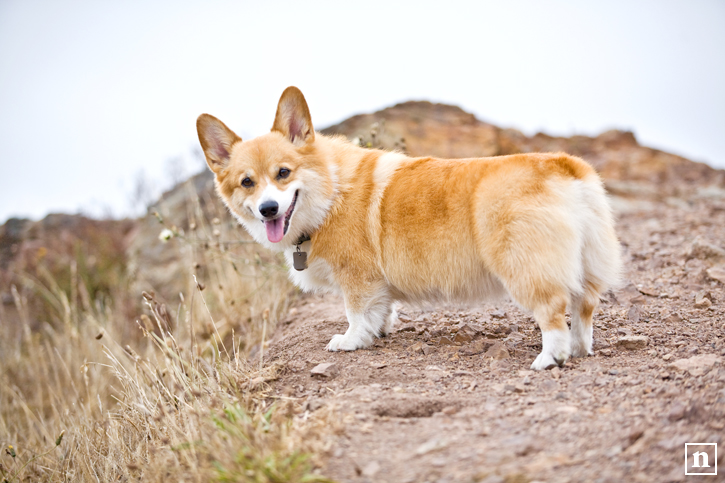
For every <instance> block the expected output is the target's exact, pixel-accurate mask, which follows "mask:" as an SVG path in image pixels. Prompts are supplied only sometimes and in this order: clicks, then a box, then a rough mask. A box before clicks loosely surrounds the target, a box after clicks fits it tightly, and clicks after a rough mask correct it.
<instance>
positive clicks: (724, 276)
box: [707, 265, 725, 283]
mask: <svg viewBox="0 0 725 483" xmlns="http://www.w3.org/2000/svg"><path fill="white" fill-rule="evenodd" d="M707 276H708V277H710V278H711V279H713V280H717V281H718V282H720V283H725V265H717V266H715V267H712V268H710V269H708V270H707Z"/></svg>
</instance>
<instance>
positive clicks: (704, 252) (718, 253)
mask: <svg viewBox="0 0 725 483" xmlns="http://www.w3.org/2000/svg"><path fill="white" fill-rule="evenodd" d="M687 258H688V259H691V258H701V259H707V258H714V259H721V258H725V249H722V248H720V247H719V246H717V245H713V244H712V243H709V242H707V241H705V240H704V239H703V238H702V236H697V237H696V238H695V240H694V241H693V242H692V246H691V247H690V250H689V252H688V253H687Z"/></svg>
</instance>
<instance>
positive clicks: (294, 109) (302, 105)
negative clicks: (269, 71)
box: [272, 86, 315, 147]
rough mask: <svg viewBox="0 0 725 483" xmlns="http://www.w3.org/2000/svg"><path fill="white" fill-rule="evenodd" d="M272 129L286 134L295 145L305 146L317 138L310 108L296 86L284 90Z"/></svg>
mask: <svg viewBox="0 0 725 483" xmlns="http://www.w3.org/2000/svg"><path fill="white" fill-rule="evenodd" d="M272 131H278V132H280V133H282V134H284V135H285V136H286V137H287V139H289V140H290V141H291V142H292V144H294V145H295V146H298V147H300V146H304V145H305V144H307V143H311V142H313V141H314V140H315V129H314V128H313V127H312V119H311V118H310V110H309V108H308V107H307V101H305V96H303V95H302V92H300V90H299V89H298V88H296V87H294V86H290V87H288V88H287V89H285V90H284V92H283V93H282V97H280V98H279V104H277V115H276V116H275V117H274V124H273V125H272Z"/></svg>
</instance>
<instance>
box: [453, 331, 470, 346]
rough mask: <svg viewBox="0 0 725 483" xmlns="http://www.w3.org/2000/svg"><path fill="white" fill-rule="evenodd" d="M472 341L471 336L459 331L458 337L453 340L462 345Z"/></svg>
mask: <svg viewBox="0 0 725 483" xmlns="http://www.w3.org/2000/svg"><path fill="white" fill-rule="evenodd" d="M471 340H473V336H471V335H470V334H468V333H466V332H464V331H461V330H459V331H458V332H457V333H456V336H455V337H454V338H453V342H458V343H461V344H465V343H466V342H471Z"/></svg>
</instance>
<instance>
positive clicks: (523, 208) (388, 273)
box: [198, 88, 620, 369]
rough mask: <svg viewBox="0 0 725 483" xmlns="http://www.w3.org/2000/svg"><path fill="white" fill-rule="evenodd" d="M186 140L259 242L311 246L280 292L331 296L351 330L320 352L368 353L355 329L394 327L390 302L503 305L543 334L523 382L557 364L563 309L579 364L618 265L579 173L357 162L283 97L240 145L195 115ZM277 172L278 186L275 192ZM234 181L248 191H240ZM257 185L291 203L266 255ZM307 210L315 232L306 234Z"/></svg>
mask: <svg viewBox="0 0 725 483" xmlns="http://www.w3.org/2000/svg"><path fill="white" fill-rule="evenodd" d="M198 129H199V137H200V141H201V144H202V147H203V148H204V152H205V154H206V156H207V161H208V163H209V166H210V168H211V169H212V170H213V171H214V172H215V174H216V183H217V189H218V192H219V194H220V195H221V197H222V199H224V201H225V202H226V203H227V205H228V206H229V208H230V209H231V210H232V212H233V213H234V214H235V215H236V216H237V218H238V219H239V220H240V221H241V222H242V223H243V224H244V225H245V227H247V228H248V230H250V232H252V233H253V234H255V233H256V234H255V237H256V238H257V239H258V240H259V241H260V242H262V243H264V244H266V245H267V246H270V247H271V248H276V249H279V250H282V251H285V252H286V253H287V255H288V259H289V257H290V254H291V251H292V249H293V245H294V244H295V242H296V240H297V239H298V238H299V235H301V234H303V233H306V234H309V235H310V236H311V244H310V245H309V246H308V247H307V248H306V250H307V251H308V252H309V258H308V262H309V264H310V271H309V274H304V273H302V274H297V273H295V272H292V278H293V280H295V281H296V282H297V283H298V284H299V285H301V286H303V287H304V288H308V289H339V290H340V291H341V292H342V293H343V295H344V297H345V305H346V309H347V311H348V318H349V319H350V324H351V327H350V330H349V331H348V334H346V335H345V336H336V338H338V339H337V344H335V340H336V339H333V342H331V346H330V348H331V350H335V349H338V348H342V349H354V348H357V347H361V346H364V345H366V344H369V343H370V342H371V340H372V339H371V337H366V336H364V334H363V335H359V334H358V335H355V334H357V332H356V333H355V334H353V332H354V331H356V330H358V329H356V327H357V326H359V325H361V324H362V325H365V324H369V326H370V327H369V330H370V331H372V332H375V333H377V332H380V331H385V330H386V328H389V327H388V325H387V324H386V323H385V322H384V321H383V320H378V319H381V318H382V319H384V318H386V317H389V316H390V317H394V311H393V309H392V308H391V307H390V305H391V304H392V302H393V301H394V300H403V301H411V302H422V301H425V300H431V299H433V300H446V301H451V300H465V301H476V300H481V298H482V297H484V296H485V295H486V294H491V293H493V294H494V295H495V294H497V293H499V292H508V294H510V295H511V297H512V298H513V299H514V300H515V301H516V302H518V303H519V304H520V305H522V306H523V307H525V308H528V309H530V310H532V311H533V312H534V317H535V318H536V320H537V322H538V323H539V326H540V327H541V329H542V333H544V351H543V352H542V355H541V356H540V357H539V358H537V361H536V362H535V363H534V367H535V368H537V369H541V368H544V367H550V366H552V365H553V363H552V359H553V360H554V361H555V362H556V363H559V364H562V363H563V362H564V361H565V360H566V358H567V357H568V356H569V352H570V350H569V335H568V329H567V325H566V321H565V318H564V312H565V309H566V306H567V304H571V305H572V307H573V310H576V313H574V318H575V319H576V320H574V321H573V322H572V330H573V333H574V336H575V337H574V338H575V339H576V340H572V342H571V351H573V352H574V353H575V355H586V353H589V352H590V351H591V326H592V314H593V311H594V309H595V308H596V306H597V304H598V301H599V294H600V293H602V292H603V291H604V290H606V289H607V288H608V287H609V286H611V285H612V284H613V283H615V281H616V279H617V276H618V272H619V269H620V262H619V248H618V241H617V237H616V235H615V233H614V228H613V221H612V217H611V214H610V211H609V207H608V205H607V202H606V199H605V197H604V191H603V188H602V184H601V181H600V179H599V177H598V175H597V174H596V172H595V171H594V169H593V168H592V167H591V166H590V165H589V164H587V163H586V162H584V161H583V160H581V159H579V158H576V157H572V156H569V155H566V154H563V153H557V154H518V155H512V156H501V157H493V158H480V159H436V158H430V157H425V158H409V157H405V156H403V155H400V154H390V153H385V152H383V151H377V150H367V149H363V148H359V147H357V146H354V145H352V144H350V143H348V142H347V141H345V140H344V139H342V138H334V137H333V138H330V137H326V136H323V135H320V134H316V133H315V132H314V130H313V128H312V121H311V118H310V114H309V110H308V108H307V103H306V101H305V100H304V97H303V96H302V93H301V92H300V91H299V90H297V89H296V88H288V89H287V90H286V91H285V92H284V94H283V95H282V98H281V99H280V103H279V105H278V108H277V116H276V118H275V122H274V125H273V129H272V132H271V133H269V134H266V135H264V136H260V137H258V138H256V139H253V140H251V141H246V142H242V141H241V139H239V138H238V137H237V136H236V135H235V134H234V133H233V132H232V131H231V130H229V129H228V128H227V127H226V126H225V125H224V124H223V123H221V121H218V120H217V119H215V118H213V117H212V116H209V115H206V114H205V115H202V116H200V118H199V120H198ZM281 167H284V168H287V169H289V170H290V171H291V174H290V176H289V177H288V178H286V179H277V178H276V173H278V172H279V170H280V168H281ZM245 177H249V178H250V179H253V180H254V181H255V185H254V187H252V188H245V187H243V186H241V184H240V180H242V179H244V178H245ZM270 184H273V185H274V188H275V189H276V190H279V191H280V192H283V191H285V190H286V189H287V187H289V186H294V187H295V188H290V189H298V190H300V191H299V193H300V196H299V199H300V201H299V202H298V203H299V207H294V206H293V207H292V209H294V211H295V212H294V213H293V215H292V218H291V219H290V229H289V233H287V234H286V235H285V237H284V239H283V240H282V241H281V242H279V243H278V244H274V245H270V244H269V243H267V241H266V240H264V235H263V234H262V235H260V233H261V232H260V231H259V228H258V227H259V225H257V224H256V223H259V221H260V220H259V219H258V217H255V215H254V213H255V209H254V207H255V206H256V205H255V203H259V197H260V196H262V195H261V193H263V192H265V191H264V190H265V188H266V187H267V186H269V185H270ZM298 187H299V188H298ZM275 192H276V191H275ZM573 205H578V206H573ZM321 207H324V210H323V209H322V208H321ZM315 210H317V211H320V213H321V215H320V216H318V217H317V218H316V219H317V220H318V221H317V222H312V221H308V220H307V218H309V219H310V220H311V219H312V218H315V217H314V216H312V215H310V216H309V217H306V216H307V215H306V214H307V213H317V211H315ZM315 216H316V215H315ZM305 277H307V278H305ZM391 311H393V315H392V316H391V315H390V314H391ZM353 319H354V320H353ZM373 319H375V320H373ZM355 321H357V322H355ZM355 324H357V325H355ZM575 324H576V327H575ZM360 330H362V329H360ZM366 330H367V329H366ZM358 332H359V331H358ZM363 332H364V331H363ZM360 333H361V334H362V332H360ZM546 334H550V335H551V337H549V338H550V339H551V340H555V341H554V342H551V341H549V342H548V344H549V346H551V347H553V348H550V349H548V348H547V340H548V339H547V335H546ZM587 334H588V335H587ZM373 335H374V334H373ZM348 336H349V337H348ZM346 337H347V339H345V338H346ZM348 339H349V340H348ZM358 339H360V340H358ZM552 344H553V345H552ZM564 345H566V347H565V348H563V346H564ZM554 346H555V347H554ZM547 351H549V352H550V354H549V353H547ZM545 353H547V354H548V355H546V357H544V358H543V359H542V356H544V355H545ZM550 356H551V357H550ZM540 359H541V360H540Z"/></svg>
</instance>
